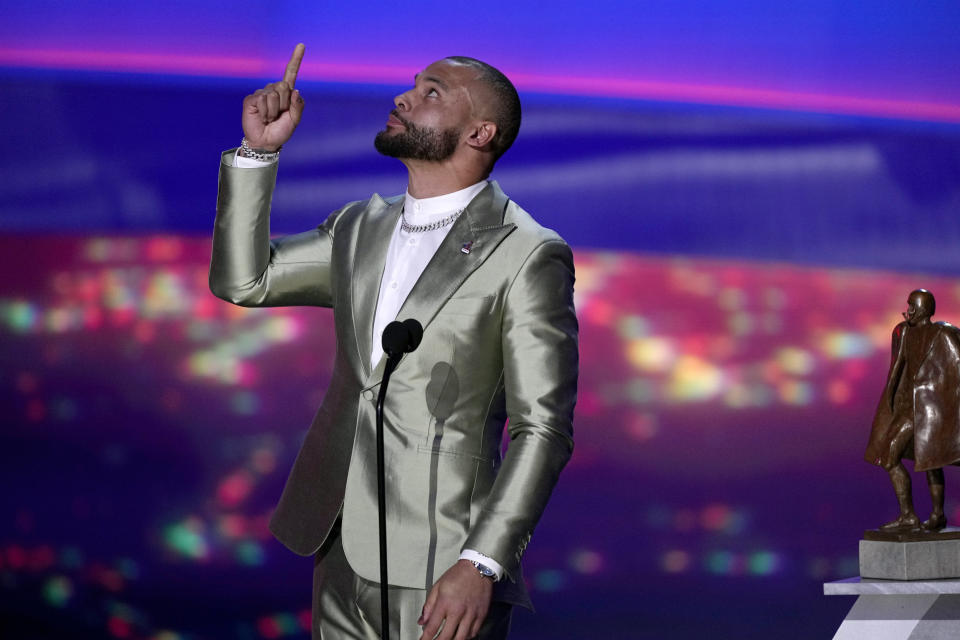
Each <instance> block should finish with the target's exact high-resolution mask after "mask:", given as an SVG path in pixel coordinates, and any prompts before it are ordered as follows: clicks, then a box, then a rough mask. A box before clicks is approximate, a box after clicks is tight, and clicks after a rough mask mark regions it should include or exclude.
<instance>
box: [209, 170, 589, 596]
mask: <svg viewBox="0 0 960 640" xmlns="http://www.w3.org/2000/svg"><path fill="white" fill-rule="evenodd" d="M232 153H233V152H232V151H228V152H226V153H225V154H224V155H223V157H222V161H221V166H220V188H219V195H218V205H217V222H216V226H215V231H214V241H213V255H212V259H211V266H210V288H211V290H212V291H213V292H214V293H215V294H216V295H217V296H218V297H221V298H223V299H225V300H228V301H230V302H233V303H234V304H239V305H243V306H276V305H316V306H329V307H333V313H334V324H335V329H336V332H337V343H338V349H337V355H336V358H335V362H334V369H333V374H332V377H331V381H330V385H329V387H328V389H327V392H326V395H325V397H324V400H323V403H322V404H321V406H320V408H319V410H318V412H317V414H316V417H315V418H314V420H313V423H312V425H311V427H310V429H309V431H308V433H307V435H306V438H305V440H304V442H303V445H302V447H301V450H300V453H299V455H298V456H297V460H296V462H295V463H294V466H293V469H292V471H291V473H290V476H289V478H288V480H287V484H286V486H285V488H284V491H283V495H282V496H281V498H280V502H279V504H278V506H277V509H276V511H275V513H274V515H273V518H272V520H271V530H272V531H273V533H274V534H275V535H276V536H277V538H278V539H279V540H280V541H281V542H283V543H284V544H285V545H287V546H288V547H289V548H290V549H292V550H293V551H295V552H296V553H299V554H302V555H310V554H313V553H314V552H316V551H317V549H318V548H319V547H320V546H321V545H322V544H323V542H324V540H325V539H326V538H327V536H328V534H329V532H330V530H331V527H332V526H333V524H334V522H335V521H336V519H337V517H338V516H339V515H341V514H342V535H343V548H344V553H345V556H346V558H347V560H348V562H349V563H350V566H351V567H352V568H353V569H354V571H356V573H357V574H359V575H360V576H361V577H363V578H364V579H367V580H373V581H377V580H379V555H378V551H377V549H378V538H377V535H378V534H377V490H376V456H375V401H376V394H377V392H378V390H379V384H380V381H381V378H382V375H383V370H384V365H385V362H386V359H385V358H383V359H381V360H380V362H379V363H378V364H377V366H376V367H375V368H374V369H373V370H372V371H371V370H370V362H369V359H370V352H371V345H372V342H371V341H372V340H373V339H374V336H373V335H372V333H373V329H372V327H373V318H374V311H375V309H376V303H377V294H378V291H379V287H380V278H381V275H382V272H383V266H384V261H385V257H386V252H387V249H388V247H389V243H390V236H391V233H392V231H393V229H394V227H395V225H396V222H397V219H398V217H399V215H400V211H401V207H402V203H403V198H402V197H395V198H389V199H383V198H381V197H380V196H378V195H374V196H372V197H371V198H370V199H369V200H367V201H362V202H353V203H350V204H348V205H346V206H344V207H343V208H341V209H339V210H337V211H335V212H333V213H332V214H331V215H330V216H329V217H328V218H327V219H326V221H325V222H324V223H323V224H321V225H320V226H319V227H318V228H317V229H315V230H312V231H308V232H306V233H301V234H297V235H293V236H288V237H284V238H279V239H275V240H273V241H271V240H270V237H269V209H270V199H271V194H272V189H273V185H274V182H275V179H276V166H275V165H274V166H271V167H265V168H262V169H237V168H234V167H232V166H231V164H232ZM465 245H467V246H469V252H465V251H462V250H461V249H462V248H463V247H464V246H465ZM573 283H574V269H573V256H572V253H571V251H570V248H569V247H568V246H567V245H566V243H564V242H563V240H562V239H561V238H560V237H559V236H558V235H557V234H556V233H554V232H553V231H550V230H548V229H545V228H543V227H541V226H540V225H538V224H537V223H536V222H535V221H534V220H533V219H532V218H531V217H530V216H529V215H528V214H527V213H526V212H524V211H523V210H522V209H521V208H520V207H518V206H517V205H516V204H514V203H513V202H512V201H510V200H509V198H507V196H506V195H504V193H503V192H502V191H501V190H500V188H499V186H498V185H497V184H496V183H495V182H491V183H490V184H489V185H488V186H487V187H486V188H485V189H484V190H483V191H481V192H480V194H478V195H477V196H476V197H475V198H474V200H473V201H471V203H470V204H469V206H468V207H467V208H466V209H465V210H464V213H463V214H462V215H461V216H460V218H459V219H458V220H457V221H456V222H455V223H454V225H453V226H452V228H451V229H450V232H449V234H448V235H447V237H446V239H445V240H444V241H443V243H442V244H441V246H440V248H439V249H438V250H437V252H436V254H435V255H434V257H433V259H432V260H431V261H430V263H429V264H428V265H427V267H426V269H425V270H424V272H423V274H422V275H421V277H420V279H419V280H418V281H417V283H416V285H414V287H413V290H412V291H411V292H410V295H409V296H408V297H407V299H406V301H405V302H404V304H403V306H402V308H401V310H400V312H399V313H398V316H397V318H398V319H407V318H415V319H417V320H418V321H419V322H420V323H421V324H422V325H423V327H424V334H423V342H422V343H421V345H420V347H419V348H418V349H417V350H416V351H415V352H413V353H411V354H407V355H406V356H405V357H404V358H403V360H402V361H401V362H400V364H399V365H398V367H397V369H396V371H395V372H394V374H393V377H392V378H391V380H390V387H389V392H388V394H387V402H386V406H385V447H386V467H387V469H386V474H387V475H386V484H387V527H388V536H389V579H390V583H391V585H396V586H401V587H410V588H429V587H430V586H431V585H432V584H433V582H434V581H435V580H436V579H437V578H439V577H440V575H442V574H443V572H444V571H445V570H446V569H447V568H449V567H450V566H451V565H453V563H454V562H456V560H457V557H458V555H459V553H460V550H461V549H463V548H464V547H466V548H470V549H474V550H476V551H479V552H480V553H483V554H485V555H487V556H489V557H491V558H493V559H494V560H496V561H497V562H499V563H500V564H501V565H502V566H503V567H504V570H505V572H506V574H507V579H504V580H502V581H500V582H499V583H498V584H497V587H496V590H495V599H498V600H501V601H504V602H512V603H514V604H520V605H525V606H529V599H528V597H527V594H526V589H525V587H524V586H523V580H522V577H521V573H520V558H521V557H522V555H523V552H524V549H525V548H526V545H527V543H528V541H529V540H530V536H531V535H532V532H533V529H534V526H535V525H536V523H537V521H538V520H539V518H540V515H541V513H542V511H543V509H544V507H545V505H546V502H547V500H548V498H549V496H550V493H551V492H552V490H553V487H554V485H555V483H556V481H557V477H558V475H559V473H560V471H561V469H562V468H563V466H564V465H565V464H566V462H567V460H568V459H569V457H570V455H571V452H572V448H573V408H574V404H575V402H576V385H577V367H578V351H577V349H578V347H577V344H578V326H577V319H576V315H575V312H574V306H573ZM507 420H509V423H508V428H507V432H508V434H509V438H510V444H509V449H508V452H507V454H506V455H505V456H504V457H503V458H502V459H501V453H500V452H501V439H502V435H503V425H504V422H505V421H507Z"/></svg>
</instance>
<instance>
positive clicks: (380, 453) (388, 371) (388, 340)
mask: <svg viewBox="0 0 960 640" xmlns="http://www.w3.org/2000/svg"><path fill="white" fill-rule="evenodd" d="M422 339H423V325H421V324H420V323H419V322H417V321H416V320H414V319H413V318H409V319H407V320H404V321H403V322H397V321H396V320H395V321H393V322H391V323H390V324H388V325H387V326H386V327H385V328H384V329H383V352H384V353H386V354H387V363H386V367H385V368H384V370H383V379H382V380H381V381H380V393H379V394H378V395H377V409H376V424H377V511H378V516H379V517H378V520H379V527H378V529H379V534H380V535H379V537H380V585H381V588H380V637H381V638H383V640H390V604H389V597H388V595H387V594H388V592H389V589H387V588H386V585H388V584H390V582H389V580H388V578H387V481H386V471H385V470H384V469H385V466H386V463H385V462H384V458H385V455H386V454H385V453H384V444H383V403H384V400H385V399H386V397H387V385H388V384H389V383H390V376H391V375H392V374H393V370H394V369H396V368H397V365H398V364H400V358H401V356H403V354H405V353H410V352H411V351H413V350H414V349H416V348H417V347H419V346H420V340H422Z"/></svg>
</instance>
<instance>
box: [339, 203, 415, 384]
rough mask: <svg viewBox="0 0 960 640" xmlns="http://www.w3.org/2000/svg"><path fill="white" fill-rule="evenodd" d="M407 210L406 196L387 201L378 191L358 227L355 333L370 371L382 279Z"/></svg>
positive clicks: (353, 286) (362, 362)
mask: <svg viewBox="0 0 960 640" xmlns="http://www.w3.org/2000/svg"><path fill="white" fill-rule="evenodd" d="M401 209H403V197H402V196H400V197H399V198H397V199H393V198H391V199H390V201H386V200H384V199H383V198H381V197H380V196H378V195H376V194H374V196H373V198H371V204H370V208H369V209H368V210H367V215H366V216H365V217H364V219H363V220H362V221H361V222H360V225H359V229H357V249H356V252H355V253H354V254H353V274H352V275H353V278H352V279H351V283H350V286H351V294H352V295H351V298H352V300H353V335H354V338H356V344H357V351H358V356H359V358H360V365H361V366H362V367H363V371H364V373H365V374H366V375H369V374H370V353H371V352H372V351H373V342H372V340H373V320H374V314H375V313H376V310H377V298H378V297H379V296H380V280H381V279H382V278H383V268H384V265H385V263H386V261H387V251H388V250H389V249H390V240H391V238H393V232H394V229H395V228H396V226H397V219H398V218H399V217H400V211H401Z"/></svg>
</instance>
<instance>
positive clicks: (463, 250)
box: [460, 240, 473, 254]
mask: <svg viewBox="0 0 960 640" xmlns="http://www.w3.org/2000/svg"><path fill="white" fill-rule="evenodd" d="M472 248H473V241H472V240H471V241H470V242H468V243H467V244H465V245H463V246H462V247H460V253H467V254H469V253H470V249H472Z"/></svg>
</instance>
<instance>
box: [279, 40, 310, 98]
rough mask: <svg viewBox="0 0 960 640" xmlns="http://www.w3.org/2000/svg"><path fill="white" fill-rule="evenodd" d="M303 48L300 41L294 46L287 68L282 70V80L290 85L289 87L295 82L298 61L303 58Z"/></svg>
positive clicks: (298, 65) (298, 66) (298, 68)
mask: <svg viewBox="0 0 960 640" xmlns="http://www.w3.org/2000/svg"><path fill="white" fill-rule="evenodd" d="M305 48H306V47H304V45H303V43H302V42H301V43H300V44H298V45H297V46H296V47H294V49H293V55H292V56H290V62H288V63H287V70H286V71H284V72H283V81H284V82H286V83H287V84H288V85H290V88H291V89H292V88H293V86H294V85H295V84H296V82H297V73H298V72H299V71H300V62H301V61H302V60H303V51H304V49H305Z"/></svg>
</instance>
